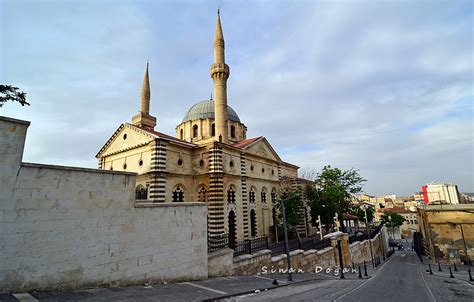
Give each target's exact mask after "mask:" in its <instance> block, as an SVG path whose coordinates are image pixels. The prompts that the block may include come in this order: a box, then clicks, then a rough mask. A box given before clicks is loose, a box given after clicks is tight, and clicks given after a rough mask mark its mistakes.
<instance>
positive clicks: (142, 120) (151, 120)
mask: <svg viewBox="0 0 474 302" xmlns="http://www.w3.org/2000/svg"><path fill="white" fill-rule="evenodd" d="M148 66H149V61H148V60H147V62H146V70H145V76H144V77H143V84H142V91H141V95H140V112H139V113H138V114H137V115H135V116H134V117H133V118H132V123H133V124H134V125H137V126H139V127H144V128H149V129H153V128H154V127H155V126H156V118H155V117H154V116H151V115H150V95H151V93H150V77H149V76H148Z"/></svg>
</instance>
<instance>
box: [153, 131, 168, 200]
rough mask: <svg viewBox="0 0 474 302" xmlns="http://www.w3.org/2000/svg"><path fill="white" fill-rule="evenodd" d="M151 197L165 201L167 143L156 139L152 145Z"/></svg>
mask: <svg viewBox="0 0 474 302" xmlns="http://www.w3.org/2000/svg"><path fill="white" fill-rule="evenodd" d="M150 171H151V172H152V173H153V177H152V179H151V182H150V191H149V199H150V200H151V201H152V202H165V197H166V192H165V186H166V174H165V173H166V143H165V142H163V141H160V140H156V141H155V144H154V145H153V146H152V155H151V167H150Z"/></svg>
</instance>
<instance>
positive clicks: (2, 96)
mask: <svg viewBox="0 0 474 302" xmlns="http://www.w3.org/2000/svg"><path fill="white" fill-rule="evenodd" d="M9 101H11V102H18V103H20V104H21V105H22V106H25V105H28V106H29V105H30V103H28V102H27V101H26V92H23V91H21V90H20V89H19V88H18V87H14V86H10V85H0V108H1V107H3V104H4V103H6V102H9Z"/></svg>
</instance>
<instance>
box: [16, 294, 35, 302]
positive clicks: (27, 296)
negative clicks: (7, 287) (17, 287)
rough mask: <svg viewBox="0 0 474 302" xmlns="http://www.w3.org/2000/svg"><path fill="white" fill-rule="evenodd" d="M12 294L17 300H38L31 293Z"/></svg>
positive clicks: (21, 301) (29, 301)
mask: <svg viewBox="0 0 474 302" xmlns="http://www.w3.org/2000/svg"><path fill="white" fill-rule="evenodd" d="M13 296H14V297H15V298H17V299H18V301H20V302H38V300H37V299H36V298H35V297H33V296H32V295H30V294H28V293H24V294H13Z"/></svg>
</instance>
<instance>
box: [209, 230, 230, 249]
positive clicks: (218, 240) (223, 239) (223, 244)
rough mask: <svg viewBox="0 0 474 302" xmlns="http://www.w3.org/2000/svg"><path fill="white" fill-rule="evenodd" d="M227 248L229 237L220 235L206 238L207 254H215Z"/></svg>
mask: <svg viewBox="0 0 474 302" xmlns="http://www.w3.org/2000/svg"><path fill="white" fill-rule="evenodd" d="M228 246H229V235H228V234H222V235H217V236H216V235H214V236H208V237H207V252H208V253H211V252H215V251H218V250H221V249H224V248H227V247H228Z"/></svg>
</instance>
